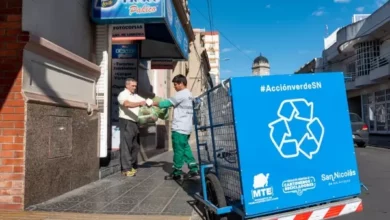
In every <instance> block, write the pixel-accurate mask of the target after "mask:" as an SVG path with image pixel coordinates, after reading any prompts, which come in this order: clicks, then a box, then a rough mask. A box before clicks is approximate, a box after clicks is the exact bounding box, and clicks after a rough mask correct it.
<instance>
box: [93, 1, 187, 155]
mask: <svg viewBox="0 0 390 220" xmlns="http://www.w3.org/2000/svg"><path fill="white" fill-rule="evenodd" d="M175 2H176V0H175V1H173V0H93V5H92V12H91V14H92V20H93V21H94V22H95V23H96V54H97V63H98V64H100V67H101V72H102V75H101V77H100V79H99V81H98V86H97V99H98V102H99V109H100V114H101V122H100V153H99V154H100V157H101V158H105V157H107V156H108V153H109V152H110V151H115V150H118V149H119V128H118V103H117V96H118V94H119V92H120V91H122V90H123V89H124V85H125V80H126V78H129V77H131V78H135V79H136V80H137V81H138V93H139V94H140V95H142V94H143V95H142V96H143V97H147V96H148V94H153V88H152V86H151V83H150V82H149V79H148V71H150V69H152V65H151V62H152V61H153V62H156V63H159V62H161V61H163V62H167V61H168V63H172V62H174V61H180V60H187V59H188V53H189V51H188V50H189V49H188V48H189V41H192V40H193V37H192V36H190V35H189V33H188V31H187V30H188V27H186V26H184V25H183V23H184V24H185V23H186V22H185V21H184V22H183V18H182V16H179V13H178V10H177V6H176V5H177V4H178V3H177V2H181V1H177V2H176V5H175V4H174V3H175ZM180 10H182V11H184V9H180ZM182 11H180V13H182ZM179 17H180V18H179ZM187 23H189V22H188V21H187ZM191 30H192V29H191ZM165 66H167V69H169V68H172V65H165ZM159 68H161V65H160V67H159ZM157 130H158V129H155V128H153V127H151V128H149V129H146V130H145V132H149V133H151V134H149V135H143V136H144V137H147V136H149V137H150V136H154V137H157V136H158V135H157V134H156V131H157ZM141 135H142V134H141ZM141 142H142V141H141ZM141 151H142V150H141Z"/></svg>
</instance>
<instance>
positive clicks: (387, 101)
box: [361, 89, 390, 134]
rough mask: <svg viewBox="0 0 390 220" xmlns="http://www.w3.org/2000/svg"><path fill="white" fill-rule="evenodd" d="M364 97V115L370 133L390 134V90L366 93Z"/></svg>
mask: <svg viewBox="0 0 390 220" xmlns="http://www.w3.org/2000/svg"><path fill="white" fill-rule="evenodd" d="M361 97H362V115H363V120H364V121H365V122H366V123H367V125H368V127H369V131H370V133H378V134H390V89H381V90H377V91H375V92H370V93H366V94H364V95H362V96H361Z"/></svg>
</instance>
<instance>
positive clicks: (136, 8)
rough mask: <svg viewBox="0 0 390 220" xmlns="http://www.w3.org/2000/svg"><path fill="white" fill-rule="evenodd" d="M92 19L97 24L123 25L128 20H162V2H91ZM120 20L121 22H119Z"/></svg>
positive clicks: (128, 0)
mask: <svg viewBox="0 0 390 220" xmlns="http://www.w3.org/2000/svg"><path fill="white" fill-rule="evenodd" d="M93 1H94V2H93V3H94V4H93V8H92V18H93V19H94V20H95V21H96V22H98V23H101V22H108V23H122V22H123V20H126V22H125V23H128V22H131V20H129V19H135V18H137V19H143V18H162V17H163V16H164V6H163V3H164V0H93ZM120 20H122V22H121V21H120Z"/></svg>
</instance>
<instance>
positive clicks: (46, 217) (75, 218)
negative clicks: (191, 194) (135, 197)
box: [0, 211, 188, 220]
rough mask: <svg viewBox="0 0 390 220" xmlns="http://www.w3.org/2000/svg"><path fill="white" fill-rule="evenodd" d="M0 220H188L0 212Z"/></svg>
mask: <svg viewBox="0 0 390 220" xmlns="http://www.w3.org/2000/svg"><path fill="white" fill-rule="evenodd" d="M0 219H1V220H11V219H13V220H16V219H17V220H38V219H39V220H70V219H71V220H91V219H95V220H188V217H185V216H167V215H163V216H151V215H114V214H90V213H88V214H85V213H69V212H38V211H34V212H32V211H31V212H28V211H27V212H24V211H16V212H11V211H0Z"/></svg>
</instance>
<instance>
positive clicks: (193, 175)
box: [187, 171, 199, 178]
mask: <svg viewBox="0 0 390 220" xmlns="http://www.w3.org/2000/svg"><path fill="white" fill-rule="evenodd" d="M197 176H199V172H198V171H190V172H188V173H187V178H193V177H197Z"/></svg>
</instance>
